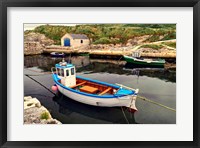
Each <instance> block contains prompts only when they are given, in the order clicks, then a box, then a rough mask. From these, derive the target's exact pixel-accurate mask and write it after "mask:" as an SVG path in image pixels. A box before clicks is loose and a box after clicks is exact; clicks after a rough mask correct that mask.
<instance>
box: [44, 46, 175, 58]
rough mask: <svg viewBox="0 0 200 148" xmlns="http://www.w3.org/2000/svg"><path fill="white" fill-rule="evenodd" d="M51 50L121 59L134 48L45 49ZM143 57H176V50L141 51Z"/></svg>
mask: <svg viewBox="0 0 200 148" xmlns="http://www.w3.org/2000/svg"><path fill="white" fill-rule="evenodd" d="M51 52H61V53H65V54H71V55H81V54H88V55H89V56H90V58H107V59H119V58H120V57H122V56H123V55H131V54H132V52H133V50H105V49H102V50H96V49H71V48H69V47H59V46H58V47H57V46H56V47H47V48H45V49H43V53H44V54H50V53H51ZM141 57H145V58H164V59H176V53H175V52H168V53H141Z"/></svg>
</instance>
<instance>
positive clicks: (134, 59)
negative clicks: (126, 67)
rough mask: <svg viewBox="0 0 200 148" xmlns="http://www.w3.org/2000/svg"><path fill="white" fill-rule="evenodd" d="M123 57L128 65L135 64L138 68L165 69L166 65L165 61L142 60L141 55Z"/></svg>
mask: <svg viewBox="0 0 200 148" xmlns="http://www.w3.org/2000/svg"><path fill="white" fill-rule="evenodd" d="M136 55H137V56H136ZM123 57H124V59H125V61H126V62H127V63H129V64H134V65H135V66H137V67H164V64H165V60H164V59H152V58H141V57H140V54H133V55H132V56H126V55H124V56H123Z"/></svg>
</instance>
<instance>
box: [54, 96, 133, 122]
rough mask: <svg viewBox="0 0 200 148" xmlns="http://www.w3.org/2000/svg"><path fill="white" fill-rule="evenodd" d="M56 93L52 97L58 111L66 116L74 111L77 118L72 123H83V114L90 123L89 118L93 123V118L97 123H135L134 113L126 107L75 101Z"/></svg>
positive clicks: (71, 114)
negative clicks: (100, 105) (103, 105)
mask: <svg viewBox="0 0 200 148" xmlns="http://www.w3.org/2000/svg"><path fill="white" fill-rule="evenodd" d="M57 95H58V96H54V97H53V101H55V102H56V103H57V104H58V105H59V113H62V114H63V115H66V116H68V117H70V116H73V115H74V114H75V113H76V116H77V118H74V120H73V121H72V122H74V123H78V124H83V123H84V121H83V120H81V118H82V117H83V116H85V117H87V119H88V120H87V121H86V122H85V123H90V121H89V120H90V119H92V123H93V124H94V121H93V120H94V119H95V122H96V123H99V121H100V122H101V121H103V122H104V123H120V124H123V123H131V124H135V123H136V122H135V119H134V113H131V112H129V111H128V110H127V108H121V107H97V106H91V105H86V104H83V103H79V102H76V101H74V100H72V99H70V98H68V97H66V96H64V95H62V94H61V93H58V94H57ZM123 112H124V114H123Z"/></svg>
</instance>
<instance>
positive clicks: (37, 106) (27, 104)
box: [24, 96, 61, 124]
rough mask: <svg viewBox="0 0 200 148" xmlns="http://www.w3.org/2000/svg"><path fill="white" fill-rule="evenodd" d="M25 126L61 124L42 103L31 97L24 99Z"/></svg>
mask: <svg viewBox="0 0 200 148" xmlns="http://www.w3.org/2000/svg"><path fill="white" fill-rule="evenodd" d="M24 124H61V122H60V121H58V120H56V119H53V118H52V116H51V114H50V113H49V111H48V110H47V109H46V108H45V107H44V106H42V105H41V103H40V101H39V100H38V99H36V98H32V97H31V96H27V97H24Z"/></svg>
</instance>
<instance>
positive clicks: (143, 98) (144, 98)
mask: <svg viewBox="0 0 200 148" xmlns="http://www.w3.org/2000/svg"><path fill="white" fill-rule="evenodd" d="M137 98H139V99H141V100H144V101H147V102H150V103H153V104H156V105H158V106H161V107H164V108H166V109H168V110H171V111H174V112H176V110H175V109H173V108H171V107H168V106H166V105H163V104H161V103H158V102H155V101H152V100H150V99H147V98H146V97H142V96H137Z"/></svg>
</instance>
